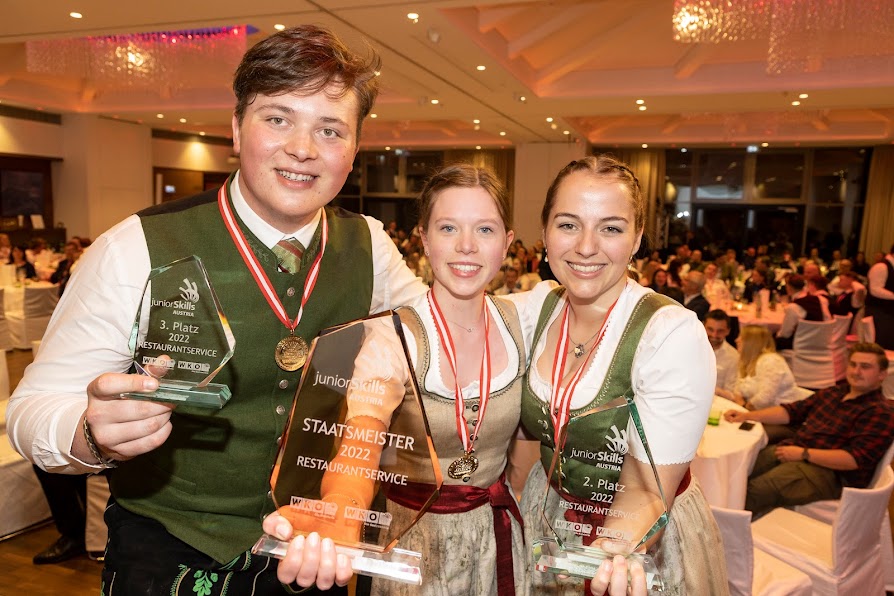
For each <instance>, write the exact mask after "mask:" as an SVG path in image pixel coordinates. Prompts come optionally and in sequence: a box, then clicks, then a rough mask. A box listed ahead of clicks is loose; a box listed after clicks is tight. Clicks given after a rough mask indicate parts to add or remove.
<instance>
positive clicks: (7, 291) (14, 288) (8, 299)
mask: <svg viewBox="0 0 894 596" xmlns="http://www.w3.org/2000/svg"><path fill="white" fill-rule="evenodd" d="M28 287H29V288H52V287H54V284H51V283H50V282H48V281H33V282H30V283H29V284H28ZM24 302H25V286H24V285H22V284H12V285H8V286H3V309H4V311H5V312H14V311H22V310H23V309H24Z"/></svg>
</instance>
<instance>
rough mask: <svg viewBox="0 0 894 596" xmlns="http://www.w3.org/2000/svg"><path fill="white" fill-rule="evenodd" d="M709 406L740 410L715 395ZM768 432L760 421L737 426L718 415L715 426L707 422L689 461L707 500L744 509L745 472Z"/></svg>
mask: <svg viewBox="0 0 894 596" xmlns="http://www.w3.org/2000/svg"><path fill="white" fill-rule="evenodd" d="M711 408H712V409H720V410H722V411H726V410H740V411H744V410H745V408H743V407H742V406H740V405H738V404H736V403H734V402H731V401H729V400H727V399H724V398H722V397H719V396H714V403H713V404H712V405H711ZM766 445H767V434H766V433H765V432H764V427H763V425H762V424H760V423H759V422H755V423H754V428H752V429H751V430H747V431H746V430H741V429H739V424H738V423H732V422H727V421H726V420H724V419H723V417H722V416H721V418H720V424H719V425H717V426H710V425H707V426H706V427H705V432H704V434H703V435H702V440H701V442H700V443H699V445H698V449H697V450H696V452H695V458H694V459H693V460H692V463H691V464H690V470H691V471H692V475H693V476H695V477H696V478H698V482H699V484H700V485H701V487H702V492H703V493H704V494H705V498H706V499H707V500H708V503H710V504H711V505H714V506H715V507H725V508H727V509H744V507H745V491H746V488H747V487H748V475H749V474H750V473H751V469H752V468H753V467H754V462H755V460H756V459H757V454H758V452H759V451H760V450H761V449H763V448H764V447H766Z"/></svg>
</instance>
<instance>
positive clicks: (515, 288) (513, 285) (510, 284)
mask: <svg viewBox="0 0 894 596" xmlns="http://www.w3.org/2000/svg"><path fill="white" fill-rule="evenodd" d="M518 277H519V275H518V269H516V268H515V267H506V269H505V270H504V272H503V285H501V286H500V287H499V288H497V289H496V290H494V295H495V296H505V295H506V294H517V293H518V292H521V291H522V289H521V284H519V283H518Z"/></svg>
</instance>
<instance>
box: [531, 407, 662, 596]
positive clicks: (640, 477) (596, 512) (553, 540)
mask: <svg viewBox="0 0 894 596" xmlns="http://www.w3.org/2000/svg"><path fill="white" fill-rule="evenodd" d="M546 412H548V410H546ZM544 419H545V420H548V419H549V416H548V415H547V414H546V413H544ZM631 427H632V428H633V429H635V430H633V431H632V432H635V433H636V435H637V437H638V438H639V439H640V441H641V443H642V445H643V446H644V448H645V452H646V455H647V458H646V459H647V460H648V461H645V462H643V461H639V460H637V459H636V458H634V457H633V455H631V454H630V448H631V443H632V442H633V440H634V437H632V436H628V429H629V428H631ZM549 430H550V431H551V430H552V428H551V427H550V428H549ZM544 437H548V439H552V435H551V434H546V433H544ZM558 440H559V446H560V448H559V449H555V450H554V453H553V457H552V460H551V462H550V468H549V479H550V481H549V482H548V483H547V486H546V487H545V489H544V495H543V499H542V501H541V503H542V504H543V505H542V510H541V516H540V518H541V519H540V528H539V529H538V532H540V535H541V536H543V537H542V538H540V539H538V540H535V541H534V545H533V546H534V566H535V568H536V569H537V570H538V571H541V572H548V573H558V574H564V575H570V576H575V577H580V578H585V579H590V578H592V577H593V576H594V575H595V573H596V570H597V569H598V568H599V565H601V564H602V562H603V561H604V560H605V559H606V558H609V559H610V558H613V557H614V556H615V555H618V554H621V555H624V556H626V557H628V558H636V559H638V560H639V562H640V563H641V564H642V565H643V568H644V569H645V571H646V581H647V586H648V588H649V593H650V594H660V593H662V591H663V587H664V584H663V581H662V579H661V577H660V575H659V573H658V567H657V565H656V563H655V559H654V558H653V555H652V554H651V553H652V552H653V550H654V549H652V548H648V547H651V543H652V542H654V541H653V540H652V539H653V538H654V537H655V536H656V535H657V534H658V533H659V532H660V531H661V530H662V529H663V528H664V527H665V526H666V525H667V522H668V512H667V501H666V500H665V497H664V490H663V488H662V486H661V481H660V479H659V476H658V471H657V469H656V468H655V464H654V462H653V461H652V454H651V452H650V451H649V447H648V445H649V444H648V442H647V441H646V436H645V433H644V432H643V428H642V424H641V423H640V419H639V413H638V412H637V409H636V405H635V404H634V402H633V399H631V398H626V397H618V398H617V399H613V400H611V401H609V402H608V403H605V404H603V405H601V406H599V407H597V408H595V409H593V410H591V411H589V412H585V413H583V414H581V415H577V416H573V417H571V418H570V419H569V422H568V423H567V424H566V425H565V427H564V428H563V430H562V432H561V433H560V434H559V439H558ZM550 442H551V441H550ZM535 535H536V534H535ZM656 556H660V553H658V554H656Z"/></svg>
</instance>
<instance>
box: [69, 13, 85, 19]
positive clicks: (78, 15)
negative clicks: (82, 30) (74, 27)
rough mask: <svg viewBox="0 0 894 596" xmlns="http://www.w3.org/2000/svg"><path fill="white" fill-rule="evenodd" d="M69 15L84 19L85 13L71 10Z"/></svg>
mask: <svg viewBox="0 0 894 596" xmlns="http://www.w3.org/2000/svg"><path fill="white" fill-rule="evenodd" d="M68 16H70V17H71V18H73V19H83V18H84V15H82V14H81V13H79V12H70V13H68Z"/></svg>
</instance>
